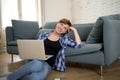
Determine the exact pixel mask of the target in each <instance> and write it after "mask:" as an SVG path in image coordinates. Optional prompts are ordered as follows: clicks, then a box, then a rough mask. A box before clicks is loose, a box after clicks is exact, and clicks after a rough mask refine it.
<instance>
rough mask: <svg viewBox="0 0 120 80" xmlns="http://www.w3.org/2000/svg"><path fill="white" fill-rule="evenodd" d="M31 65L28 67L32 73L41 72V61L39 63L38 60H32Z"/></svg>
mask: <svg viewBox="0 0 120 80" xmlns="http://www.w3.org/2000/svg"><path fill="white" fill-rule="evenodd" d="M30 63H31V65H30V66H29V67H30V69H31V70H33V71H41V70H42V68H43V65H44V64H43V61H39V60H32V61H31V62H30Z"/></svg>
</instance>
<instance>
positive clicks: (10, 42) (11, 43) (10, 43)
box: [7, 41, 17, 46]
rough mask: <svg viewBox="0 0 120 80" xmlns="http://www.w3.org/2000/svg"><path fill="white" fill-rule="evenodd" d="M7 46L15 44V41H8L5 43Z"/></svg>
mask: <svg viewBox="0 0 120 80" xmlns="http://www.w3.org/2000/svg"><path fill="white" fill-rule="evenodd" d="M7 45H8V46H17V41H9V42H8V43H7Z"/></svg>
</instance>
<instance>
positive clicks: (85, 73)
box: [0, 53, 120, 80]
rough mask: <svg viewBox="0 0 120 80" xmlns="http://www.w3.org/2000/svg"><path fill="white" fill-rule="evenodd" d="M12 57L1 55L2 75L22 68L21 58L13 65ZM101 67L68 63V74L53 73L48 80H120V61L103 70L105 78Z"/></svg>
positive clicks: (0, 69)
mask: <svg viewBox="0 0 120 80" xmlns="http://www.w3.org/2000/svg"><path fill="white" fill-rule="evenodd" d="M10 57H11V56H10V55H9V54H7V53H2V54H0V74H5V73H7V72H12V71H14V70H16V69H17V68H19V67H20V66H22V65H23V64H24V61H23V60H21V59H20V58H19V56H14V63H13V64H12V63H11V59H10ZM99 71H100V66H95V65H87V64H78V63H68V64H67V71H66V72H58V71H54V70H53V71H52V72H51V74H50V75H49V76H48V78H47V80H54V79H55V78H61V80H120V60H117V61H116V62H114V63H113V64H112V65H110V66H108V67H104V68H103V78H101V77H100V75H99Z"/></svg>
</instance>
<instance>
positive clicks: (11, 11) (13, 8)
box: [1, 0, 18, 28]
mask: <svg viewBox="0 0 120 80" xmlns="http://www.w3.org/2000/svg"><path fill="white" fill-rule="evenodd" d="M17 6H18V5H17V0H2V1H1V15H2V17H1V19H2V27H3V28H5V27H6V26H11V19H18V8H17Z"/></svg>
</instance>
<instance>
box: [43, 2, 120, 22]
mask: <svg viewBox="0 0 120 80" xmlns="http://www.w3.org/2000/svg"><path fill="white" fill-rule="evenodd" d="M117 13H119V14H120V0H45V21H55V20H59V19H60V18H62V17H67V18H70V19H71V20H72V23H89V22H95V21H96V19H97V18H98V17H99V16H103V15H109V14H117Z"/></svg>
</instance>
